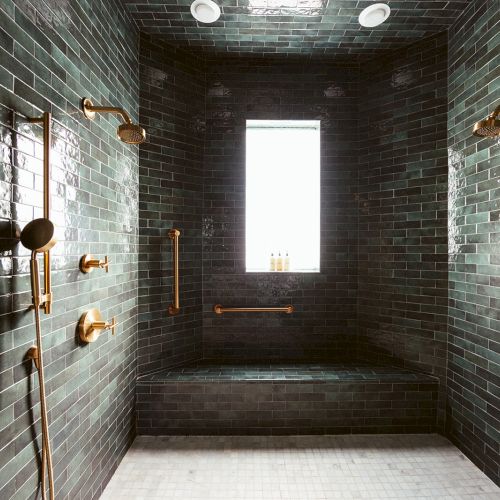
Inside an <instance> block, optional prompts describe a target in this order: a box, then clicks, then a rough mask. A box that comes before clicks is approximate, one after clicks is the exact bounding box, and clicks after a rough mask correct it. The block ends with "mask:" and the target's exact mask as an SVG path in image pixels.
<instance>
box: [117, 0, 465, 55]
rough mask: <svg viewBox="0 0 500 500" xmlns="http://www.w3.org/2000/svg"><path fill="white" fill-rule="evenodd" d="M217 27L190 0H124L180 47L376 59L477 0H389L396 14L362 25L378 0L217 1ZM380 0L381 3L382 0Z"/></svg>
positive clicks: (145, 27)
mask: <svg viewBox="0 0 500 500" xmlns="http://www.w3.org/2000/svg"><path fill="white" fill-rule="evenodd" d="M215 1H216V2H217V3H218V4H219V6H220V7H221V10H222V15H221V17H220V19H219V20H218V21H217V22H216V23H214V24H208V25H207V24H202V23H198V22H197V21H196V20H195V19H194V18H193V17H192V16H191V13H190V10H189V7H190V4H191V0H123V2H124V4H125V5H126V7H127V9H128V10H129V12H130V13H131V15H132V17H133V18H134V19H135V20H136V22H137V24H138V26H139V29H140V30H141V31H144V32H146V33H150V34H157V35H161V36H162V37H163V38H164V39H166V40H170V41H171V42H172V43H174V44H175V45H181V46H186V47H189V48H191V49H197V50H203V51H210V52H219V53H220V52H222V53H254V54H262V53H273V54H276V53H280V54H311V55H349V56H350V57H352V55H357V56H367V57H370V56H372V55H373V54H374V53H380V51H384V50H388V49H393V48H396V47H401V46H404V45H407V44H409V43H412V42H413V41H415V40H417V39H420V38H423V37H426V36H429V35H431V34H433V33H438V32H440V31H444V30H446V29H447V28H448V26H449V25H450V24H451V23H452V22H453V21H454V20H455V19H456V17H457V16H458V14H459V13H460V12H461V11H462V10H463V9H464V8H465V7H466V5H467V4H468V3H469V2H470V1H472V0H450V1H447V0H422V1H419V0H397V1H395V0H386V1H385V3H387V4H388V5H389V6H390V7H391V16H390V17H389V19H388V20H387V21H386V22H385V23H384V24H382V25H381V26H378V27H376V28H363V27H361V26H360V25H359V23H358V16H359V14H360V12H361V11H362V10H363V9H364V8H365V7H367V6H368V5H371V4H373V3H376V1H372V0H215ZM379 1H380V0H379Z"/></svg>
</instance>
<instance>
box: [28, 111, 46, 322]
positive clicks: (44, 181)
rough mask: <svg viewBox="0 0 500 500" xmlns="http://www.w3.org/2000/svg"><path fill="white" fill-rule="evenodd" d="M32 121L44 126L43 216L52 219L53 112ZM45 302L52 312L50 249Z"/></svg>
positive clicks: (44, 267) (44, 262)
mask: <svg viewBox="0 0 500 500" xmlns="http://www.w3.org/2000/svg"><path fill="white" fill-rule="evenodd" d="M29 122H30V123H41V124H42V126H43V216H44V218H45V219H50V150H51V147H52V144H51V137H52V130H51V128H52V127H51V125H52V114H51V113H49V112H45V113H43V115H42V116H41V117H39V118H29ZM43 280H44V296H45V299H44V302H43V304H42V305H41V307H43V310H44V311H45V314H50V313H51V312H52V280H51V275H50V250H47V251H46V252H44V254H43Z"/></svg>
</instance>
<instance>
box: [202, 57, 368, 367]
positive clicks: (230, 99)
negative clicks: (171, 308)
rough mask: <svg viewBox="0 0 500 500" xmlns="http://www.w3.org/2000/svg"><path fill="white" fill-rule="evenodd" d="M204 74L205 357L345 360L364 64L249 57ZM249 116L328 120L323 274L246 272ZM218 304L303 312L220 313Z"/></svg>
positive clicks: (212, 66)
mask: <svg viewBox="0 0 500 500" xmlns="http://www.w3.org/2000/svg"><path fill="white" fill-rule="evenodd" d="M207 68H208V71H207V101H206V110H207V133H206V143H205V166H204V174H205V178H204V210H203V307H204V320H203V352H204V357H206V358H216V359H225V360H229V359H231V360H238V359H239V360H245V361H251V360H260V361H262V360H281V361H284V360H305V361H311V360H314V359H328V360H330V361H334V360H337V359H340V360H342V361H346V360H347V359H348V358H349V357H350V356H351V354H352V353H353V349H352V345H353V343H354V342H355V335H356V324H355V320H356V287H357V269H356V258H357V255H356V238H357V228H356V224H357V202H356V198H355V185H356V181H357V150H356V148H357V97H358V95H357V87H358V85H357V68H351V67H343V66H336V65H334V64H329V63H326V62H323V63H310V64H294V63H286V62H283V61H280V60H274V59H265V60H263V59H251V58H239V59H236V58H227V59H215V60H211V61H210V62H209V64H208V66H207ZM247 119H298V120H300V119H302V120H306V119H320V120H321V165H322V166H321V168H322V171H321V213H322V220H321V273H306V274H283V275H279V274H266V273H248V274H246V273H245V224H244V215H245V140H244V139H245V127H246V120H247ZM277 188H278V186H277ZM297 202H298V203H300V200H297ZM301 237H307V228H300V227H297V238H301ZM217 303H220V304H223V305H224V306H227V307H231V306H248V307H252V306H283V305H286V304H288V303H292V304H293V305H294V306H295V308H296V312H295V313H294V314H292V315H285V314H271V315H270V314H255V313H253V314H250V315H248V314H247V315H245V314H238V315H229V314H228V315H223V316H216V315H215V314H214V313H213V306H214V305H215V304H217Z"/></svg>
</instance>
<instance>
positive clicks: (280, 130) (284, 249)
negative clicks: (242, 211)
mask: <svg viewBox="0 0 500 500" xmlns="http://www.w3.org/2000/svg"><path fill="white" fill-rule="evenodd" d="M271 254H273V256H274V258H276V259H277V258H278V257H279V254H281V257H282V259H285V258H286V254H288V259H289V269H288V270H289V271H291V272H319V254H320V122H319V121H316V120H314V121H310V120H307V121H306V120H293V121H289V120H247V130H246V270H247V272H270V271H272V269H271ZM283 266H284V260H283Z"/></svg>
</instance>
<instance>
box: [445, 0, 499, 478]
mask: <svg viewBox="0 0 500 500" xmlns="http://www.w3.org/2000/svg"><path fill="white" fill-rule="evenodd" d="M499 31H500V1H499V0H480V1H477V2H472V3H471V6H470V8H469V9H467V11H465V12H464V14H463V17H461V18H460V19H459V20H458V21H457V22H456V24H454V25H453V26H452V28H451V29H450V32H449V44H450V54H449V61H450V64H449V67H450V73H449V117H448V128H449V139H448V147H449V199H450V202H449V223H448V224H449V246H448V250H449V262H450V264H449V266H450V267H449V269H450V287H449V298H450V307H449V337H448V340H449V343H448V347H449V360H448V421H447V422H448V427H449V428H448V432H449V434H450V436H451V437H452V439H453V440H454V442H455V443H456V444H457V445H458V446H459V447H460V448H461V449H462V450H463V451H464V453H465V454H466V455H467V456H468V457H469V458H470V459H471V460H472V461H473V462H474V463H475V464H477V465H478V466H479V467H480V468H481V469H482V470H483V471H484V472H486V473H487V474H488V475H489V476H490V477H491V478H492V479H493V480H495V481H496V482H497V484H500V333H499V332H500V257H499V256H500V237H499V236H500V217H499V214H500V190H499V189H498V188H499V183H500V141H499V140H498V138H497V139H479V138H476V137H473V136H472V134H471V129H472V126H473V124H474V122H475V121H477V120H480V119H482V118H484V117H485V116H486V115H488V114H489V113H490V112H491V111H493V109H494V108H495V107H496V106H498V105H499V104H500V78H499V75H500V50H499V48H500V44H499V38H498V33H499Z"/></svg>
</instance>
